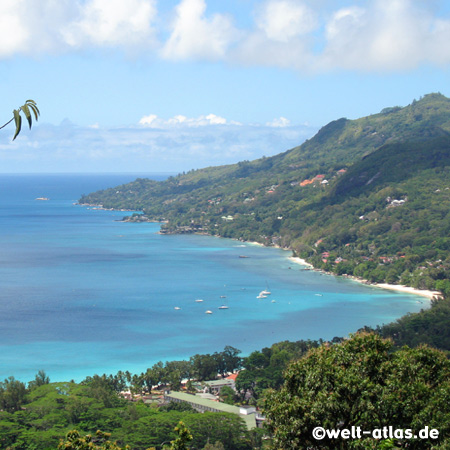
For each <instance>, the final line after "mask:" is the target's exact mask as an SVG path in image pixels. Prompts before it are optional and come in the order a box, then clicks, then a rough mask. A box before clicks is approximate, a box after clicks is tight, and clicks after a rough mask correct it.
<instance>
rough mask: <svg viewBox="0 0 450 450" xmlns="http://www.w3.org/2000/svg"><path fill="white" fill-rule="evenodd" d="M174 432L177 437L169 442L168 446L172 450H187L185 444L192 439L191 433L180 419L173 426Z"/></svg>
mask: <svg viewBox="0 0 450 450" xmlns="http://www.w3.org/2000/svg"><path fill="white" fill-rule="evenodd" d="M175 432H176V433H178V437H177V438H176V439H174V440H173V441H172V442H171V443H170V444H171V447H170V448H171V449H172V450H187V449H188V447H186V444H187V443H188V442H190V441H192V439H193V438H192V434H191V433H190V431H189V430H188V429H187V428H186V425H185V424H184V423H183V422H182V421H180V422H179V424H178V425H177V426H176V427H175Z"/></svg>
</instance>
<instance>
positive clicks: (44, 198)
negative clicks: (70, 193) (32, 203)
mask: <svg viewBox="0 0 450 450" xmlns="http://www.w3.org/2000/svg"><path fill="white" fill-rule="evenodd" d="M36 200H41V201H48V200H50V199H49V198H48V197H38V198H37V199H36Z"/></svg>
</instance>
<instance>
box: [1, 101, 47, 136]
mask: <svg viewBox="0 0 450 450" xmlns="http://www.w3.org/2000/svg"><path fill="white" fill-rule="evenodd" d="M20 113H23V114H24V115H25V118H26V119H27V122H28V126H29V127H30V129H31V125H32V123H33V119H32V115H34V118H35V120H36V121H37V120H38V117H39V115H40V111H39V108H38V107H37V105H36V102H35V101H34V100H27V101H26V102H25V104H24V105H22V106H21V107H20V108H19V109H15V110H13V118H12V119H11V120H10V121H9V122H7V123H5V124H4V125H2V126H1V127H0V129H1V128H4V127H5V126H6V125H8V124H9V123H11V122H12V121H13V120H14V123H15V125H16V131H15V133H14V137H13V140H14V139H16V137H17V136H18V135H19V133H20V131H21V129H22V116H21V114H20ZM32 113H33V114H32Z"/></svg>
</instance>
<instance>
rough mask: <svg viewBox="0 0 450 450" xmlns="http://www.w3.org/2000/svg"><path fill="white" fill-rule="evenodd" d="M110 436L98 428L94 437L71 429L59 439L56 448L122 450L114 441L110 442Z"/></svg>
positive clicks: (59, 449)
mask: <svg viewBox="0 0 450 450" xmlns="http://www.w3.org/2000/svg"><path fill="white" fill-rule="evenodd" d="M110 437H111V435H110V434H109V433H103V432H102V431H100V430H98V431H97V432H96V433H95V437H92V436H91V435H87V436H81V434H80V433H79V432H78V431H77V430H73V431H69V433H67V436H66V439H65V440H61V442H60V443H59V445H58V450H123V449H122V448H121V447H119V446H118V445H117V443H116V442H111V441H110V440H109V438H110ZM125 448H128V447H125Z"/></svg>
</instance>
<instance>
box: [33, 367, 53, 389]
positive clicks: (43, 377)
mask: <svg viewBox="0 0 450 450" xmlns="http://www.w3.org/2000/svg"><path fill="white" fill-rule="evenodd" d="M49 383H50V378H49V377H48V376H47V374H46V373H45V371H43V370H40V371H39V372H38V373H37V374H36V376H35V378H34V380H33V381H30V382H29V383H28V389H34V388H36V387H39V386H43V385H44V384H49Z"/></svg>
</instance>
